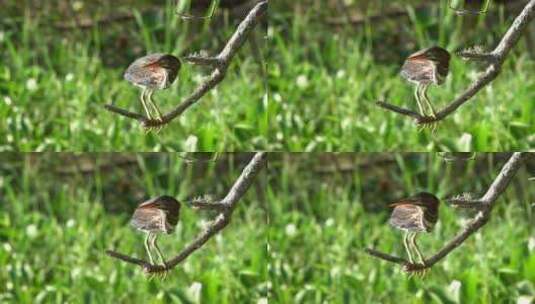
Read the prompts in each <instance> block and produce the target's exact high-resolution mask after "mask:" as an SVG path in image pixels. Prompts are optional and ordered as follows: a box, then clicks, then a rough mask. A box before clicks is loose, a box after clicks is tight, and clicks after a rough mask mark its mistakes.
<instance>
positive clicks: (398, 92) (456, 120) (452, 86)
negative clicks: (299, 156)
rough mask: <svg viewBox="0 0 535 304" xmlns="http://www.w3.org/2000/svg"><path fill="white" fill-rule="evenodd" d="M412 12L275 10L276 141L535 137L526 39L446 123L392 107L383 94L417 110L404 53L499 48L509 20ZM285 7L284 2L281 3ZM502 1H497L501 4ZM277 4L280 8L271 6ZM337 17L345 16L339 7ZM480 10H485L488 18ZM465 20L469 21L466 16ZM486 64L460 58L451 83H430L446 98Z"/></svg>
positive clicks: (440, 100) (378, 146) (516, 143)
mask: <svg viewBox="0 0 535 304" xmlns="http://www.w3.org/2000/svg"><path fill="white" fill-rule="evenodd" d="M441 3H442V4H441V6H437V7H434V8H433V9H431V10H429V11H427V12H425V13H422V12H420V13H417V12H415V11H414V10H409V18H398V19H396V18H394V19H392V20H383V19H381V21H374V22H373V23H371V24H370V25H366V24H364V25H356V26H354V27H349V28H341V29H340V28H336V27H334V26H329V25H328V24H326V23H325V21H324V19H322V18H318V16H317V14H320V13H325V14H327V15H329V14H328V13H327V12H325V11H318V10H314V9H312V8H310V9H308V10H305V11H303V13H302V14H295V13H294V12H292V11H288V10H281V11H279V12H278V11H274V12H272V20H273V22H272V23H271V28H270V31H269V33H270V35H271V38H272V41H273V43H272V48H273V50H272V53H273V56H272V61H271V62H272V63H271V64H270V65H269V68H270V77H269V84H270V93H271V96H272V98H271V101H272V104H271V105H270V107H271V109H270V114H272V116H270V122H271V123H272V126H273V128H272V131H271V137H270V138H271V144H272V145H274V146H275V147H276V148H277V149H280V150H291V151H309V150H310V151H400V150H403V151H427V150H438V151H450V150H453V151H474V150H475V151H511V150H523V149H527V148H529V147H533V146H534V144H535V138H534V137H533V134H534V133H535V121H534V118H533V117H534V116H533V115H532V113H533V112H534V109H535V108H534V107H535V103H534V102H533V100H535V77H532V74H533V73H532V72H531V71H533V70H534V69H535V62H534V61H533V59H532V58H530V57H529V52H527V47H526V45H525V43H524V41H523V40H521V41H520V42H519V44H518V46H517V47H516V48H515V49H514V51H513V52H512V53H511V54H510V56H509V58H508V59H507V61H506V63H505V65H504V67H503V70H502V73H501V75H500V76H499V77H498V78H497V79H496V80H495V81H494V82H493V83H492V84H491V85H490V86H488V87H486V88H485V89H484V90H482V91H481V92H479V94H478V95H477V96H476V97H475V98H474V99H473V100H472V101H470V102H469V103H467V104H465V105H463V106H462V107H460V108H459V109H458V111H457V112H456V113H455V114H453V115H452V116H450V117H448V118H447V119H446V120H445V121H443V122H441V123H440V124H439V126H438V129H437V131H436V133H431V132H430V131H428V130H427V131H420V130H419V128H418V127H417V126H416V125H415V124H414V121H413V120H412V119H408V118H407V117H403V116H399V115H397V114H395V113H392V112H388V111H385V110H384V109H382V108H379V107H377V106H376V105H375V102H376V101H378V100H386V101H388V102H390V103H393V104H396V105H400V106H403V107H407V108H410V109H413V110H417V107H416V102H415V100H414V97H413V90H414V88H413V86H412V85H410V84H408V83H407V82H405V81H404V80H403V79H401V77H400V76H399V70H400V67H401V64H402V61H403V59H404V58H405V57H406V56H407V55H408V54H409V53H410V52H414V51H416V50H418V49H421V48H424V47H428V46H431V45H434V44H438V45H440V46H442V47H445V48H447V49H448V50H449V51H450V52H452V53H454V51H456V50H458V49H459V48H463V47H469V46H473V45H475V44H479V45H482V46H483V47H484V48H486V49H491V48H493V47H494V46H495V45H496V44H497V42H498V39H499V37H501V35H502V34H503V33H504V32H505V31H506V30H507V28H508V26H509V25H510V24H511V21H512V20H511V19H510V18H507V19H503V18H502V19H499V20H500V22H494V23H492V24H491V25H490V26H489V25H485V24H484V23H481V22H480V23H475V24H471V23H470V22H469V21H473V20H474V19H470V20H461V18H459V17H456V16H455V14H454V13H453V12H451V11H450V10H448V9H447V8H446V6H445V3H446V2H445V1H442V2H441ZM280 5H281V6H288V5H287V4H280ZM496 10H498V8H496V9H495V11H496ZM272 11H273V10H272ZM330 15H332V16H338V15H336V14H334V10H333V12H332V13H331V14H330ZM481 18H484V16H483V17H481ZM463 22H464V23H463ZM480 71H481V70H480V67H479V66H478V65H477V64H474V63H467V62H465V61H463V60H461V59H460V58H459V57H457V56H453V59H452V62H451V66H450V75H449V77H448V79H447V81H446V83H445V84H443V85H442V86H440V87H436V86H433V87H432V88H431V89H430V90H429V95H430V99H431V102H432V103H433V104H434V106H435V108H437V109H440V108H442V107H444V106H446V105H447V104H448V103H449V102H450V101H452V100H453V99H454V98H455V97H456V96H457V95H459V94H460V92H462V91H463V90H464V89H466V88H467V87H468V85H469V84H470V83H471V82H472V81H473V80H474V79H475V78H476V77H477V75H478V73H479V72H480Z"/></svg>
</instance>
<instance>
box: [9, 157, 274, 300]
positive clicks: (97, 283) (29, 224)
mask: <svg viewBox="0 0 535 304" xmlns="http://www.w3.org/2000/svg"><path fill="white" fill-rule="evenodd" d="M111 157H125V158H128V159H130V160H132V159H133V163H131V164H130V165H127V166H112V167H111V168H108V169H100V170H96V171H93V172H89V173H87V174H85V175H82V174H73V175H71V174H60V173H58V172H57V171H59V170H61V169H65V168H67V169H68V168H70V169H72V168H76V165H75V164H78V165H80V166H84V165H86V164H100V165H103V164H109V161H110V160H111ZM0 158H1V159H2V162H1V163H2V174H1V175H0V183H1V184H2V190H1V193H0V195H1V196H2V204H0V210H1V212H0V265H1V269H2V271H1V272H0V282H2V283H1V284H0V302H2V303H256V302H257V301H259V300H260V299H262V298H264V299H265V298H266V296H267V288H268V286H267V268H266V266H265V265H266V263H267V255H266V245H265V240H266V230H263V229H258V227H259V226H260V227H264V226H265V220H266V216H265V212H264V211H263V208H262V207H261V205H260V202H259V201H258V197H257V196H256V195H255V193H254V192H253V191H249V193H247V194H246V195H245V196H244V197H243V199H242V200H241V201H240V202H239V205H238V207H237V208H236V210H235V213H234V215H233V218H232V223H231V224H230V225H229V226H228V227H227V228H226V229H225V230H224V231H223V232H222V233H220V234H219V235H217V236H215V237H214V238H213V239H211V240H210V241H209V242H208V243H207V244H206V245H205V246H204V247H203V248H202V249H200V250H198V251H197V252H195V253H193V254H192V255H191V256H190V257H189V258H188V259H187V260H186V261H185V262H183V263H182V264H180V265H179V266H177V267H176V268H175V269H174V270H173V271H171V272H170V273H169V275H168V276H167V279H166V280H164V281H162V280H158V279H153V280H148V279H147V277H146V276H145V275H144V274H143V272H142V270H141V269H140V268H139V267H138V266H133V265H131V264H126V263H123V262H119V261H118V260H115V259H112V258H110V257H108V256H106V255H105V250H107V249H112V248H115V249H117V250H118V251H120V252H123V253H127V254H131V255H134V256H138V257H143V258H145V257H146V253H145V250H144V247H143V241H144V235H143V234H142V233H139V232H136V231H135V230H134V229H133V228H131V227H130V225H129V223H128V221H129V217H130V215H131V212H132V211H133V208H135V206H136V204H137V203H139V202H140V201H141V200H143V199H146V198H147V197H153V196H156V195H161V194H169V195H174V196H176V197H177V198H179V199H186V198H192V197H193V196H196V195H202V194H207V193H211V194H213V195H215V196H216V197H219V196H222V195H224V194H225V193H226V191H227V190H228V188H229V187H230V186H231V185H232V183H233V182H234V180H235V179H236V178H237V176H239V174H240V172H241V169H242V168H243V166H244V165H245V164H246V162H247V161H248V159H249V158H250V155H241V156H240V155H236V156H235V159H238V160H239V161H231V160H232V157H229V156H228V155H222V156H221V157H220V158H219V161H218V164H217V168H219V169H217V170H216V167H215V165H214V164H206V163H194V164H186V163H185V162H184V161H183V160H182V159H180V158H178V156H177V155H173V154H168V155H163V154H159V155H150V154H143V155H142V154H140V155H137V156H136V155H133V154H129V155H126V154H121V155H119V156H118V155H117V154H115V155H113V156H110V155H106V154H101V155H91V154H82V155H79V156H78V157H76V156H74V155H66V154H39V155H30V154H27V155H20V154H11V155H9V154H0ZM74 159H77V160H76V161H74ZM59 164H64V166H63V167H61V166H59ZM101 168H105V167H104V166H102V167H101ZM261 180H262V177H261V176H260V179H259V181H258V182H259V183H260V182H261ZM210 218H211V215H210V214H209V213H205V212H197V211H194V210H192V209H190V208H188V207H186V206H185V205H183V206H182V209H181V216H180V222H179V225H178V227H177V229H176V231H175V233H173V234H172V235H169V236H161V237H160V238H159V241H158V243H159V245H160V247H161V249H162V252H163V253H164V255H165V256H166V257H167V258H170V257H172V256H174V255H175V254H177V253H178V251H179V250H180V249H181V248H182V247H183V246H184V245H185V244H186V243H188V242H189V241H190V240H191V239H192V238H193V237H194V236H196V235H197V234H198V233H199V232H200V231H201V229H202V227H203V225H204V224H205V223H206V222H207V221H208V220H210Z"/></svg>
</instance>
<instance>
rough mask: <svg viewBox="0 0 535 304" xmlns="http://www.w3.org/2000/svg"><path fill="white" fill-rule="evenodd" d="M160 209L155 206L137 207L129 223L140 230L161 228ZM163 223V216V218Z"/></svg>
mask: <svg viewBox="0 0 535 304" xmlns="http://www.w3.org/2000/svg"><path fill="white" fill-rule="evenodd" d="M162 212H163V211H162V210H160V209H156V208H137V209H136V211H134V215H133V216H132V220H131V224H132V226H134V227H136V228H137V229H140V230H163V228H164V227H165V226H162ZM163 221H164V223H165V217H164V218H163Z"/></svg>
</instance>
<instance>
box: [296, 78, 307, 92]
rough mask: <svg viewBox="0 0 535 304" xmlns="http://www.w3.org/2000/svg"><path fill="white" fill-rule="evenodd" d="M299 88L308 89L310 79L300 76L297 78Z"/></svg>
mask: <svg viewBox="0 0 535 304" xmlns="http://www.w3.org/2000/svg"><path fill="white" fill-rule="evenodd" d="M296 83H297V86H298V87H300V88H302V89H304V88H306V87H308V78H307V77H306V76H305V75H299V76H297V81H296Z"/></svg>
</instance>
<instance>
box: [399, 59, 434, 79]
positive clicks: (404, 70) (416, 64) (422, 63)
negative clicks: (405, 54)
mask: <svg viewBox="0 0 535 304" xmlns="http://www.w3.org/2000/svg"><path fill="white" fill-rule="evenodd" d="M426 63H427V64H426ZM401 76H402V77H403V78H405V79H407V80H411V81H422V80H431V79H432V77H433V65H432V64H429V63H428V60H427V59H411V60H406V61H405V63H404V64H403V66H402V67H401Z"/></svg>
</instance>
